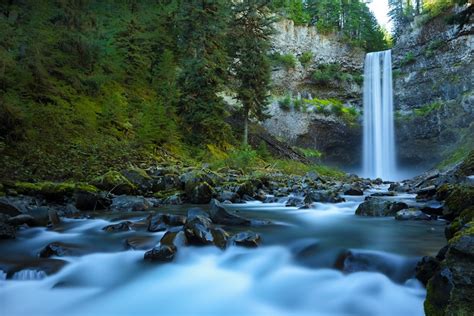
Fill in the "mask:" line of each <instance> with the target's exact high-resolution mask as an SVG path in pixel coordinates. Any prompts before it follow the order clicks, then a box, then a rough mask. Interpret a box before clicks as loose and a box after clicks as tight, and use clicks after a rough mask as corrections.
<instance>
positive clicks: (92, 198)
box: [73, 191, 111, 211]
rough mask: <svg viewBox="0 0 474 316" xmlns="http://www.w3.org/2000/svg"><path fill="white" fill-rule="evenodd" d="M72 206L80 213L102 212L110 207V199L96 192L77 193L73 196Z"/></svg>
mask: <svg viewBox="0 0 474 316" xmlns="http://www.w3.org/2000/svg"><path fill="white" fill-rule="evenodd" d="M73 200H74V206H75V207H76V208H77V209H78V210H81V211H92V210H103V209H105V208H107V207H109V206H110V204H111V201H110V199H108V198H106V197H105V196H103V195H101V194H100V193H97V192H85V191H78V192H76V193H74V195H73Z"/></svg>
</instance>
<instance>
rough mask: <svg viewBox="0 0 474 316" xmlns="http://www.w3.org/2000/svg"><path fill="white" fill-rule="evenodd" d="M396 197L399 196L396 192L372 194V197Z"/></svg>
mask: <svg viewBox="0 0 474 316" xmlns="http://www.w3.org/2000/svg"><path fill="white" fill-rule="evenodd" d="M395 195H397V193H396V192H394V191H388V192H375V193H372V194H371V195H370V196H371V197H382V196H395Z"/></svg>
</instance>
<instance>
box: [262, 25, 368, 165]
mask: <svg viewBox="0 0 474 316" xmlns="http://www.w3.org/2000/svg"><path fill="white" fill-rule="evenodd" d="M275 29H276V31H277V33H276V34H275V35H274V37H273V45H272V52H273V53H278V54H281V55H285V54H292V55H293V56H294V57H296V61H297V62H296V66H295V67H294V68H293V69H286V68H285V67H283V66H278V65H277V66H275V67H274V68H273V72H272V83H273V92H274V94H276V95H280V96H282V95H285V94H290V95H293V96H294V97H295V98H299V97H301V96H303V97H306V98H308V97H309V98H311V97H315V98H319V99H329V98H334V99H337V100H340V101H342V103H344V104H345V105H348V106H349V105H351V106H356V107H361V106H362V86H361V85H360V82H359V83H357V82H355V81H354V80H352V79H351V78H352V77H351V76H353V75H359V76H360V75H362V73H363V61H364V55H365V53H364V52H363V51H362V50H361V49H359V48H354V47H351V46H349V45H347V44H345V43H342V42H341V41H339V40H338V38H337V37H336V36H334V35H323V34H320V33H318V32H317V30H316V28H315V27H307V26H295V25H294V23H293V21H290V20H282V21H280V22H278V23H276V24H275ZM306 52H311V54H312V60H311V61H310V62H309V63H308V64H307V65H306V67H305V66H303V65H302V64H301V63H300V62H299V57H300V56H302V54H304V53H306ZM327 64H337V65H338V66H339V67H340V71H341V72H342V73H345V74H347V76H346V78H349V79H348V80H340V81H333V82H331V83H330V84H328V85H321V84H317V83H315V82H314V81H313V80H312V79H311V75H312V73H313V72H314V71H315V70H316V69H318V67H319V66H321V65H327ZM276 98H278V97H276ZM269 114H270V115H271V117H270V118H269V119H268V120H266V121H265V122H264V123H263V124H262V126H263V127H264V128H265V129H266V130H267V131H268V132H269V133H270V134H272V135H273V136H275V137H277V138H279V139H281V140H283V141H285V142H287V143H289V144H290V145H291V146H298V147H303V148H311V149H315V150H318V151H320V152H322V154H323V160H324V161H325V162H328V163H333V164H335V165H340V166H345V165H355V164H358V163H359V162H360V147H361V146H360V141H361V134H360V126H351V125H350V124H348V123H347V122H345V121H344V120H342V119H341V118H339V117H337V116H335V115H331V114H318V113H314V112H312V111H305V112H301V111H295V110H293V109H291V110H290V111H283V110H281V109H280V107H279V105H278V101H277V100H275V101H274V102H273V103H272V104H271V106H270V111H269Z"/></svg>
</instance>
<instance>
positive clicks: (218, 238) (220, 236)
mask: <svg viewBox="0 0 474 316" xmlns="http://www.w3.org/2000/svg"><path fill="white" fill-rule="evenodd" d="M211 234H212V237H213V239H214V245H216V246H217V247H219V248H221V249H225V247H227V241H228V239H229V234H228V233H227V232H226V231H225V230H223V229H222V228H212V229H211Z"/></svg>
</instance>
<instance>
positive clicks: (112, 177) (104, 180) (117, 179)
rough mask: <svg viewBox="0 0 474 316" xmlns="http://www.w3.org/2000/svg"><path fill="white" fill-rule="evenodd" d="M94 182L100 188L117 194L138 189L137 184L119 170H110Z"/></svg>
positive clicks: (128, 192)
mask: <svg viewBox="0 0 474 316" xmlns="http://www.w3.org/2000/svg"><path fill="white" fill-rule="evenodd" d="M93 184H94V185H95V186H96V187H98V188H99V189H102V190H106V191H110V192H112V193H115V194H130V193H132V192H134V191H135V190H136V186H135V185H134V184H133V183H131V182H130V181H129V180H128V179H127V178H126V177H125V176H124V175H123V174H121V173H120V172H118V171H109V172H107V173H106V174H104V175H103V176H100V177H97V178H95V179H94V181H93Z"/></svg>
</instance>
